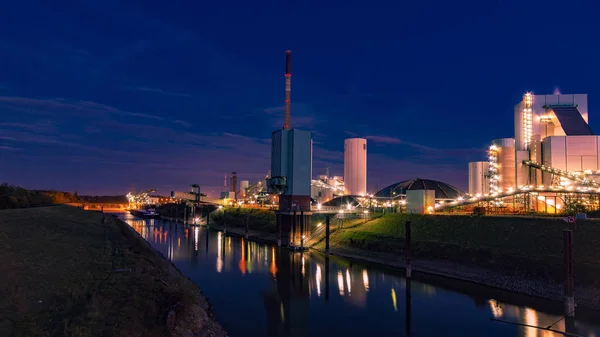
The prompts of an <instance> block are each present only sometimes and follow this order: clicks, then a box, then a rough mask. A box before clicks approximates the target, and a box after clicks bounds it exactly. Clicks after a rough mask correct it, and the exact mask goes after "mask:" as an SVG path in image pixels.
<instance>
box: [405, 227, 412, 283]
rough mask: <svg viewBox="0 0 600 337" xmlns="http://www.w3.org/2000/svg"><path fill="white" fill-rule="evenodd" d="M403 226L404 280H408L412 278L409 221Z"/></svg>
mask: <svg viewBox="0 0 600 337" xmlns="http://www.w3.org/2000/svg"><path fill="white" fill-rule="evenodd" d="M404 226H405V227H404V228H405V233H404V237H405V241H404V257H405V263H406V278H407V279H410V278H411V277H412V238H411V225H410V221H407V222H406V224H405V225H404Z"/></svg>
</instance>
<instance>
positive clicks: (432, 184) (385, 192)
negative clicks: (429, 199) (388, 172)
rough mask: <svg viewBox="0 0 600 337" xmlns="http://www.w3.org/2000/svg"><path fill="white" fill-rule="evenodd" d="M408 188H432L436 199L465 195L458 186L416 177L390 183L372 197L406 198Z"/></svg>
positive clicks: (448, 198) (451, 198)
mask: <svg viewBox="0 0 600 337" xmlns="http://www.w3.org/2000/svg"><path fill="white" fill-rule="evenodd" d="M409 190H434V191H435V199H436V200H456V199H458V198H460V197H464V196H465V195H466V193H465V192H463V191H461V190H459V189H458V188H456V187H454V186H452V185H449V184H446V183H443V182H441V181H436V180H429V179H421V178H417V179H413V180H404V181H401V182H399V183H395V184H392V185H390V186H388V187H386V188H384V189H382V190H380V191H379V192H377V193H375V195H374V197H375V198H378V199H404V198H406V191H409Z"/></svg>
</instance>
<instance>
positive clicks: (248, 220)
mask: <svg viewBox="0 0 600 337" xmlns="http://www.w3.org/2000/svg"><path fill="white" fill-rule="evenodd" d="M249 223H250V214H246V240H248V224H249Z"/></svg>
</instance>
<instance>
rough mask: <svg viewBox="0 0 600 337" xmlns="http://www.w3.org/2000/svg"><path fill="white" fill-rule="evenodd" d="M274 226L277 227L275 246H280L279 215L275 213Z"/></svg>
mask: <svg viewBox="0 0 600 337" xmlns="http://www.w3.org/2000/svg"><path fill="white" fill-rule="evenodd" d="M275 226H276V227H277V228H276V230H277V247H281V215H280V214H279V213H275Z"/></svg>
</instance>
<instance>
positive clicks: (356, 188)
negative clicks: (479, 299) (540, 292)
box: [214, 51, 600, 244]
mask: <svg viewBox="0 0 600 337" xmlns="http://www.w3.org/2000/svg"><path fill="white" fill-rule="evenodd" d="M285 70H286V72H285V100H284V102H285V108H284V111H285V114H284V121H283V125H282V128H281V129H279V130H275V131H273V133H272V135H271V165H270V170H269V172H268V173H267V174H266V175H265V177H264V179H262V180H261V181H258V182H254V183H250V182H249V181H247V180H241V181H240V182H239V184H238V181H237V173H236V172H232V173H231V175H230V178H229V188H227V182H228V179H227V176H226V177H225V182H224V185H225V186H224V192H222V193H221V198H220V199H219V200H215V201H214V202H217V203H221V204H224V205H239V206H240V207H241V206H244V207H270V208H272V209H275V210H277V211H276V213H277V223H278V226H282V228H284V229H285V230H284V231H283V232H284V233H287V236H286V237H285V238H282V240H284V241H285V244H289V243H292V242H298V241H301V239H302V238H303V237H305V236H307V235H309V233H308V232H307V231H308V230H309V229H308V227H309V226H304V224H308V223H310V217H311V215H312V214H313V213H314V212H320V213H322V212H330V213H338V215H340V214H367V213H368V212H369V211H371V210H382V209H383V210H384V211H390V212H409V213H421V214H423V213H429V214H431V213H448V212H449V213H459V214H460V213H463V214H472V213H475V212H476V213H481V212H485V213H496V214H498V213H504V214H529V213H544V214H562V213H565V212H569V213H573V212H575V213H583V212H585V211H591V210H597V209H598V208H599V202H600V197H599V195H600V155H599V154H600V136H596V135H595V134H594V133H593V131H592V129H591V128H590V126H589V124H588V104H587V95H586V94H558V93H555V94H551V95H534V94H533V93H526V94H525V95H524V96H523V98H522V100H521V101H520V102H518V103H517V104H516V105H515V106H514V135H513V136H512V137H507V138H500V139H494V140H491V141H490V146H489V149H488V156H487V158H482V160H481V161H476V162H470V163H465V170H468V177H469V178H468V179H469V181H468V186H469V188H468V191H466V192H465V191H461V190H460V189H458V188H456V187H454V186H452V185H450V184H447V183H444V182H440V181H436V180H431V179H426V177H407V178H409V179H407V180H403V181H400V182H395V183H393V184H390V185H389V186H387V187H385V188H383V189H381V190H379V191H371V192H370V191H368V188H367V169H368V165H367V162H368V160H367V159H368V154H367V139H366V138H348V139H346V140H345V141H344V143H343V149H344V173H343V176H331V175H330V174H329V170H328V169H327V170H326V172H325V174H324V175H319V176H318V177H317V178H316V179H313V170H312V155H313V153H312V152H313V140H312V133H311V132H310V131H305V130H298V129H295V128H293V127H292V125H293V119H292V115H291V77H292V75H291V52H290V51H286V65H285ZM509 116H510V115H509ZM341 145H342V144H340V147H341ZM482 150H483V149H482Z"/></svg>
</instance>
